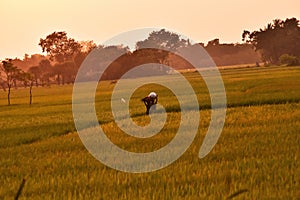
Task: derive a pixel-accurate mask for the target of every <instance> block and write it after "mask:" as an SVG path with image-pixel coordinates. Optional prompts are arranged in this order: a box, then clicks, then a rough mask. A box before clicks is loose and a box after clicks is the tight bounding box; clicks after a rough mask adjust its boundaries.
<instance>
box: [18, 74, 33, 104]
mask: <svg viewBox="0 0 300 200" xmlns="http://www.w3.org/2000/svg"><path fill="white" fill-rule="evenodd" d="M19 77H20V80H21V81H22V82H23V84H24V86H25V87H27V86H28V87H29V104H30V105H31V104H32V87H33V84H34V82H35V75H34V74H32V73H29V72H24V71H22V72H21V73H20V75H19Z"/></svg>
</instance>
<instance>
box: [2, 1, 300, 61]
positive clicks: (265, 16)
mask: <svg viewBox="0 0 300 200" xmlns="http://www.w3.org/2000/svg"><path fill="white" fill-rule="evenodd" d="M288 17H296V18H298V19H300V1H299V0H285V1H282V0H265V1H263V0H252V1H251V0H247V1H246V0H226V1H224V0H206V1H203V0H191V1H189V0H185V1H179V0H172V1H169V0H152V1H142V0H128V1H126V0H24V1H23V0H0V24H1V32H0V34H1V37H0V59H3V58H6V57H9V58H15V57H19V58H23V56H24V54H25V53H28V54H34V53H42V51H41V48H40V46H38V43H39V39H40V38H45V37H46V36H47V35H48V34H50V33H52V32H53V31H66V32H67V33H68V35H69V36H70V37H73V38H75V39H76V40H94V41H95V42H96V43H97V44H100V43H102V42H103V41H105V40H107V39H109V38H110V37H112V36H114V35H117V34H119V33H122V32H124V31H129V30H132V29H137V28H143V27H159V28H160V27H164V28H166V29H171V30H174V31H177V32H179V33H182V34H184V35H186V36H188V37H190V38H191V39H193V40H194V41H198V42H205V43H207V41H209V40H212V39H214V38H219V39H220V42H222V43H225V42H227V43H231V42H233V43H236V42H241V34H242V32H243V30H244V29H247V30H250V31H253V30H258V29H259V28H262V27H264V26H265V25H266V24H267V23H269V22H271V21H272V20H273V19H275V18H280V19H286V18H288Z"/></svg>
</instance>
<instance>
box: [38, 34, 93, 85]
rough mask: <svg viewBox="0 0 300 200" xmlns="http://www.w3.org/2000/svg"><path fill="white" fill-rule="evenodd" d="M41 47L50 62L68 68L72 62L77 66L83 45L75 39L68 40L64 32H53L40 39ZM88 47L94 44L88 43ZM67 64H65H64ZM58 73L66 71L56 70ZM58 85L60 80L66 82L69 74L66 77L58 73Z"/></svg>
mask: <svg viewBox="0 0 300 200" xmlns="http://www.w3.org/2000/svg"><path fill="white" fill-rule="evenodd" d="M39 45H40V46H41V47H42V51H43V52H47V54H48V55H49V58H50V60H52V61H55V62H56V63H57V65H56V66H57V67H59V66H62V67H63V66H66V63H70V62H72V63H73V65H75V57H76V55H77V54H78V53H79V52H81V48H82V46H81V44H80V43H79V42H77V41H75V40H74V39H73V38H68V36H67V33H66V32H64V31H60V32H53V33H52V34H50V35H48V36H47V37H46V38H45V39H42V38H41V39H40V43H39ZM88 45H92V43H88ZM64 63H65V64H64ZM55 71H57V72H60V71H64V70H63V69H62V70H55ZM56 75H57V80H58V84H60V80H64V79H65V78H66V77H61V76H67V75H68V74H65V73H64V75H63V74H62V73H57V74H56Z"/></svg>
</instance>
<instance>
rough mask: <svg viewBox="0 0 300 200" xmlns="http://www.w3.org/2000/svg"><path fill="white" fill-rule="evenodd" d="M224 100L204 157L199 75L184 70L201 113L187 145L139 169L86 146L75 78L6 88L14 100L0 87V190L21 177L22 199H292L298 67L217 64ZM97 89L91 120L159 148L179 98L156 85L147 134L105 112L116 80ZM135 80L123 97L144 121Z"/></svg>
mask: <svg viewBox="0 0 300 200" xmlns="http://www.w3.org/2000/svg"><path fill="white" fill-rule="evenodd" d="M221 74H222V77H223V80H224V83H225V88H226V94H227V99H228V107H229V108H228V109H227V116H226V122H225V126H224V129H223V132H222V135H221V137H220V138H219V141H218V143H217V145H216V146H215V147H214V149H213V150H212V152H210V154H208V156H206V157H205V158H204V159H201V160H200V159H199V158H198V157H197V156H198V151H199V148H200V146H201V143H202V141H203V138H204V136H205V134H206V131H207V128H208V125H209V121H210V109H209V108H210V99H209V94H208V92H207V89H206V86H205V83H204V82H203V81H202V79H201V78H200V77H199V76H197V75H196V74H195V73H193V72H187V73H185V74H184V75H185V76H186V77H187V78H188V80H189V81H190V82H191V84H192V85H193V88H194V90H195V91H196V93H197V97H198V100H199V103H200V107H201V111H200V116H201V121H200V127H199V130H198V133H197V136H196V138H195V140H194V142H193V143H192V145H191V146H190V147H189V149H188V150H187V151H186V152H185V153H184V155H183V156H182V157H180V158H179V159H178V160H177V161H176V162H174V163H173V164H171V165H170V166H168V167H166V168H164V169H161V170H158V171H155V172H152V173H143V174H130V173H124V172H120V171H116V170H114V169H111V168H109V167H106V166H105V165H103V164H101V163H100V162H99V161H97V160H96V159H95V158H93V157H92V156H91V154H89V153H88V151H87V150H86V149H85V147H84V146H83V145H82V143H81V141H80V139H79V137H78V134H77V133H76V131H75V127H74V122H73V118H72V108H71V103H72V101H71V93H72V86H71V85H66V86H52V87H51V88H34V90H33V95H34V96H33V102H34V103H33V105H31V106H29V105H28V101H29V97H28V89H18V90H13V93H12V95H11V96H12V104H13V105H11V106H6V105H5V104H6V103H7V102H6V93H4V92H3V91H0V155H1V157H0V199H12V198H14V196H15V195H16V193H17V191H18V189H19V186H20V183H21V182H22V180H23V178H25V179H26V184H25V185H24V188H23V190H22V193H21V194H20V198H19V199H226V198H227V197H230V196H235V195H236V196H235V197H234V199H297V198H300V192H299V191H300V190H299V188H300V168H299V166H300V161H299V152H300V145H299V144H300V135H299V131H300V67H268V68H264V67H260V68H243V69H224V70H221ZM99 87H102V89H104V90H105V91H104V92H101V93H100V92H98V93H97V96H96V107H97V115H98V120H99V122H100V123H101V124H102V126H103V129H104V130H106V131H107V135H108V136H109V137H110V138H111V140H112V141H113V142H114V143H115V144H117V145H118V146H120V147H122V148H124V149H126V150H130V151H135V152H146V151H153V150H155V149H159V148H161V147H162V146H164V145H165V144H167V143H168V142H169V141H170V140H172V138H173V137H174V130H175V131H176V129H177V127H178V123H176V122H177V121H178V120H179V119H180V112H179V111H180V109H179V108H178V102H177V101H174V102H170V101H169V99H170V98H175V97H174V95H173V96H172V93H171V92H170V91H168V89H166V88H164V87H158V86H157V85H156V86H155V87H156V88H157V90H156V91H157V93H158V94H164V95H160V96H159V97H160V99H159V101H160V103H162V104H163V105H164V106H165V107H166V110H167V111H168V121H167V124H166V127H165V128H164V129H163V131H162V132H161V133H159V134H157V135H155V136H153V137H151V138H147V139H143V140H142V139H136V138H133V137H129V136H127V135H125V134H123V133H122V132H121V131H120V130H119V129H118V128H117V127H116V125H115V123H114V121H113V119H112V115H111V113H110V110H109V109H110V106H109V105H110V101H109V100H110V98H109V96H110V94H111V90H112V89H113V87H114V84H111V83H110V82H103V85H102V86H99ZM151 87H153V85H146V86H145V87H142V88H139V89H138V90H137V91H136V92H135V93H134V94H133V95H132V98H131V100H130V109H131V114H132V116H133V120H134V121H136V122H137V123H138V124H140V125H145V124H147V123H149V119H148V118H147V116H144V115H143V113H144V112H145V110H144V109H145V108H144V107H143V105H142V104H141V102H140V100H139V99H140V95H141V93H145V94H146V93H147V92H148V91H149V89H150V88H151Z"/></svg>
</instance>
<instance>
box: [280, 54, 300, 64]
mask: <svg viewBox="0 0 300 200" xmlns="http://www.w3.org/2000/svg"><path fill="white" fill-rule="evenodd" d="M279 62H280V64H281V65H286V66H296V65H298V64H299V61H298V59H297V57H296V56H291V55H289V54H282V55H281V56H280V57H279Z"/></svg>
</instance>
